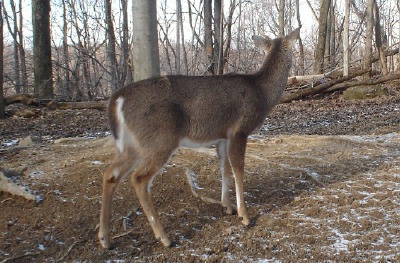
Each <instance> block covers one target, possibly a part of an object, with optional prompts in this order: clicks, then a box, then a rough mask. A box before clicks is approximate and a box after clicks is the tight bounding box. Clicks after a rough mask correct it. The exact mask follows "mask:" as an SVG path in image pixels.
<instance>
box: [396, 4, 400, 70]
mask: <svg viewBox="0 0 400 263" xmlns="http://www.w3.org/2000/svg"><path fill="white" fill-rule="evenodd" d="M397 10H398V11H399V12H398V14H399V18H398V20H399V21H400V2H399V1H397ZM398 28H399V36H400V26H399V27H398ZM398 47H399V50H400V40H399V43H398ZM397 71H399V72H400V52H399V54H397Z"/></svg>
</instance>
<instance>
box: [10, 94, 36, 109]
mask: <svg viewBox="0 0 400 263" xmlns="http://www.w3.org/2000/svg"><path fill="white" fill-rule="evenodd" d="M14 103H22V104H24V105H26V106H30V105H33V106H38V105H39V103H38V102H37V100H36V99H35V98H33V97H32V96H31V95H29V94H25V93H20V94H16V95H12V96H10V97H7V98H4V104H5V106H8V105H10V104H14Z"/></svg>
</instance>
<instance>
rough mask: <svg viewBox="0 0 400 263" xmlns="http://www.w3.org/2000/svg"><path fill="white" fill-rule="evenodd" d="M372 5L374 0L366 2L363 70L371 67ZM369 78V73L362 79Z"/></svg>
mask: <svg viewBox="0 0 400 263" xmlns="http://www.w3.org/2000/svg"><path fill="white" fill-rule="evenodd" d="M373 4H374V0H368V5H367V15H366V17H365V19H366V22H367V28H366V32H365V53H364V63H363V68H364V69H371V67H372V62H371V57H372V33H373V21H372V19H373V18H374V17H373V13H372V11H373ZM370 77H371V74H370V71H368V72H367V73H365V75H364V79H368V78H370Z"/></svg>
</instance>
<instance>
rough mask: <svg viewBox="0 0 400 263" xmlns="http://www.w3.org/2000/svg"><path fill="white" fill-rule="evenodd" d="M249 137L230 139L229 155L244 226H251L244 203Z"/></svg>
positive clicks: (237, 136)
mask: <svg viewBox="0 0 400 263" xmlns="http://www.w3.org/2000/svg"><path fill="white" fill-rule="evenodd" d="M246 143H247V136H246V135H244V134H236V135H234V136H233V137H232V138H230V139H229V144H228V153H229V161H230V163H231V166H232V170H233V175H234V177H235V187H236V202H237V209H238V215H239V217H241V218H242V223H243V224H244V225H246V226H247V225H249V223H250V220H249V215H248V213H247V208H246V204H245V202H244V187H243V179H244V156H245V153H246Z"/></svg>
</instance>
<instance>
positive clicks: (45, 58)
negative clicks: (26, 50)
mask: <svg viewBox="0 0 400 263" xmlns="http://www.w3.org/2000/svg"><path fill="white" fill-rule="evenodd" d="M32 18H33V22H32V23H33V60H34V62H33V63H34V66H33V70H34V76H35V86H34V87H35V88H34V93H35V95H36V96H37V97H39V98H41V99H50V98H53V97H54V91H53V72H52V62H51V40H50V0H33V1H32Z"/></svg>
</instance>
